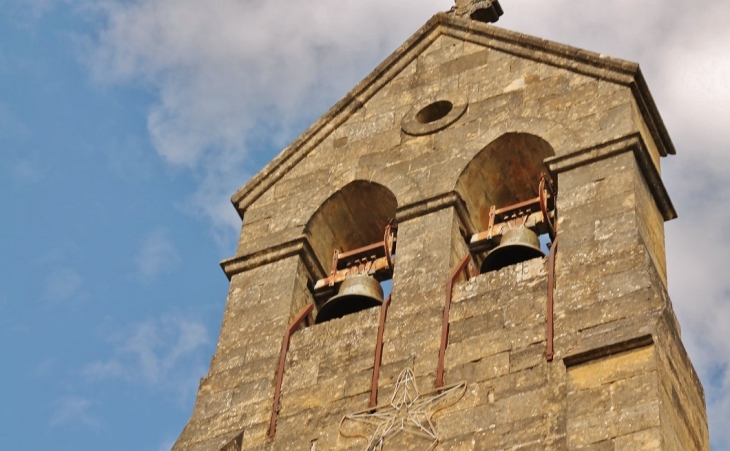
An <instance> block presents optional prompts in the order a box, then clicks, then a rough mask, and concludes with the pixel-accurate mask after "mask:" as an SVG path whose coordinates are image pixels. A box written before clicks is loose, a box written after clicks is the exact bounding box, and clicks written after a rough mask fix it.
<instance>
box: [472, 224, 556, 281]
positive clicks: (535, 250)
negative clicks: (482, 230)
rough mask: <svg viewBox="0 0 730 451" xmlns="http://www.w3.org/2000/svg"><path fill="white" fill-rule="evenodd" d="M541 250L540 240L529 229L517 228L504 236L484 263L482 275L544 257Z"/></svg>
mask: <svg viewBox="0 0 730 451" xmlns="http://www.w3.org/2000/svg"><path fill="white" fill-rule="evenodd" d="M544 256H545V253H544V252H543V251H541V250H540V239H539V238H538V237H537V234H536V233H535V232H533V231H532V230H530V229H528V228H527V227H517V228H514V229H510V230H508V231H506V232H505V233H504V234H503V235H502V240H501V241H500V242H499V246H497V247H495V248H494V249H493V250H492V251H491V252H490V253H489V254H487V258H485V259H484V262H482V268H481V273H482V274H484V273H486V272H490V271H496V270H498V269H502V268H504V267H506V266H510V265H514V264H517V263H521V262H524V261H527V260H532V259H533V258H537V257H544Z"/></svg>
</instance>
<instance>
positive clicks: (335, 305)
mask: <svg viewBox="0 0 730 451" xmlns="http://www.w3.org/2000/svg"><path fill="white" fill-rule="evenodd" d="M382 303H383V288H382V287H381V286H380V283H378V281H377V280H375V278H373V277H371V276H367V275H364V274H359V275H355V276H350V277H348V278H346V279H345V280H344V281H343V282H342V284H341V285H340V290H339V291H338V292H337V296H333V297H332V298H330V299H329V300H328V301H327V302H326V303H325V304H324V305H323V306H322V308H320V309H319V311H318V312H317V318H316V319H315V321H314V323H315V324H319V323H323V322H325V321H329V320H331V319H335V318H342V317H343V316H345V315H349V314H350V313H356V312H359V311H360V310H365V309H369V308H371V307H376V306H378V305H380V304H382Z"/></svg>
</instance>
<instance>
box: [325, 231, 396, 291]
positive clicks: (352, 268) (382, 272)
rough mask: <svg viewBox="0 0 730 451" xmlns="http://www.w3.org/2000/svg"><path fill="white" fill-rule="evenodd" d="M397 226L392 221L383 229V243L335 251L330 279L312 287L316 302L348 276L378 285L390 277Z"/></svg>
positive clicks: (391, 274)
mask: <svg viewBox="0 0 730 451" xmlns="http://www.w3.org/2000/svg"><path fill="white" fill-rule="evenodd" d="M397 234H398V224H397V223H396V222H395V220H390V221H388V224H387V225H386V226H385V232H384V235H383V241H379V242H377V243H373V244H369V245H367V246H363V247H360V248H357V249H353V250H351V251H347V252H340V250H338V249H335V250H334V252H333V255H332V266H331V269H330V275H329V276H328V277H325V278H324V279H319V280H318V281H317V282H316V283H315V285H314V295H315V297H316V298H317V299H322V298H327V297H329V296H331V295H332V294H333V293H332V292H333V291H334V290H335V285H337V284H339V283H341V282H342V281H344V280H345V279H346V278H347V277H349V276H354V275H356V274H367V275H369V276H373V277H374V278H375V279H376V280H378V281H379V282H382V281H383V280H388V279H390V278H392V277H393V267H394V265H395V257H394V254H395V251H396V246H397V242H398V239H397Z"/></svg>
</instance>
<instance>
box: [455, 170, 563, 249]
mask: <svg viewBox="0 0 730 451" xmlns="http://www.w3.org/2000/svg"><path fill="white" fill-rule="evenodd" d="M538 192H539V193H538V194H539V195H538V196H537V197H535V198H533V199H529V200H526V201H523V202H518V203H516V204H512V205H508V206H505V207H501V208H497V207H496V205H492V206H491V207H490V208H489V223H488V225H487V229H486V230H484V231H481V232H479V233H476V234H474V235H472V237H471V239H470V240H469V250H470V251H471V252H473V253H479V252H483V251H488V250H491V249H493V248H495V247H496V246H498V245H499V240H500V238H501V236H502V233H504V232H505V231H507V230H509V229H512V228H515V227H519V226H524V227H527V228H529V229H532V230H534V231H535V232H536V233H537V234H538V235H541V234H543V233H548V234H550V238H551V239H553V238H554V237H555V221H556V219H557V218H556V211H555V196H556V194H555V191H554V189H553V184H552V181H551V180H550V178H549V177H548V176H547V175H546V174H543V175H542V176H541V177H540V183H539V188H538Z"/></svg>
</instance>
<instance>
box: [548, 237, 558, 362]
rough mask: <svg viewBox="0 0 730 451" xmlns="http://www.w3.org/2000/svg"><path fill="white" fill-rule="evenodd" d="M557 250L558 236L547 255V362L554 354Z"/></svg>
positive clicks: (551, 359) (550, 360)
mask: <svg viewBox="0 0 730 451" xmlns="http://www.w3.org/2000/svg"><path fill="white" fill-rule="evenodd" d="M557 251H558V237H557V236H556V237H555V239H554V240H553V244H552V245H551V246H550V256H549V257H548V288H547V349H546V350H545V359H547V361H548V362H552V361H553V357H554V356H555V354H554V350H553V340H554V334H555V323H554V318H553V316H554V315H553V308H554V305H553V303H554V293H555V254H556V253H557Z"/></svg>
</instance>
